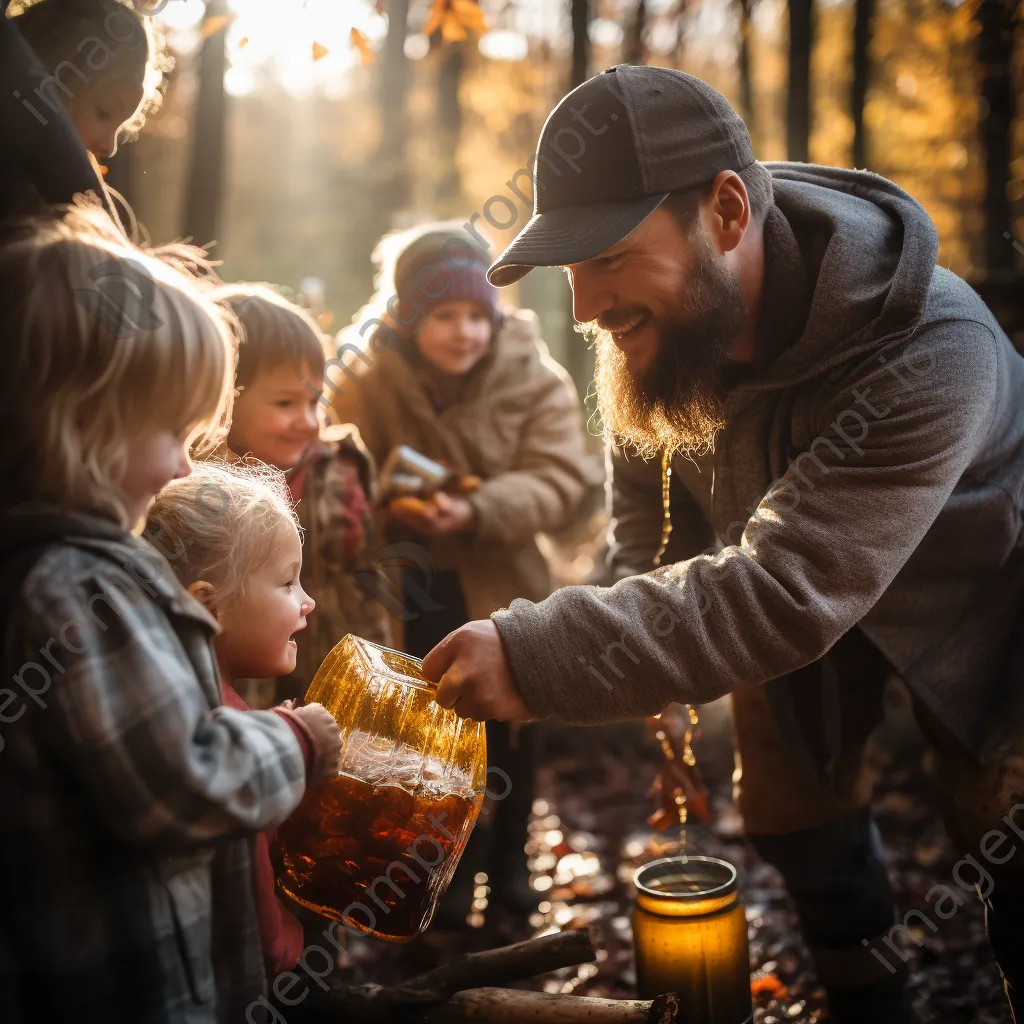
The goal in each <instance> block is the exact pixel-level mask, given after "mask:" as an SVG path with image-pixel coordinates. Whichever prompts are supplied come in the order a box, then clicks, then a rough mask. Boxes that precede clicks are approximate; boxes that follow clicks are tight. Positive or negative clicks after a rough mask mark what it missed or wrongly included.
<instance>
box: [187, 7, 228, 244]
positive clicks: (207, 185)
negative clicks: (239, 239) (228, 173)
mask: <svg viewBox="0 0 1024 1024" xmlns="http://www.w3.org/2000/svg"><path fill="white" fill-rule="evenodd" d="M227 14H228V5H227V0H209V3H207V5H206V20H207V22H209V20H210V19H211V18H220V17H226V16H227ZM226 28H227V23H226V22H225V23H223V24H221V25H220V27H219V28H217V29H216V30H215V31H213V32H211V33H210V34H209V35H208V36H207V37H206V38H205V39H204V40H203V48H202V51H201V52H200V55H199V88H198V90H197V93H196V106H195V122H194V125H193V131H192V156H191V162H190V165H189V172H188V183H187V186H186V192H185V225H184V234H185V237H187V238H191V239H192V241H193V242H195V243H196V244H197V245H204V246H205V245H207V244H208V243H210V242H212V241H214V240H215V239H216V238H217V234H218V228H219V225H220V212H221V198H222V195H223V191H224V141H225V139H224V134H225V114H226V112H227V98H226V96H225V93H224V70H225V66H226V56H225V51H224V36H225V31H226Z"/></svg>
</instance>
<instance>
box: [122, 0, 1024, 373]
mask: <svg viewBox="0 0 1024 1024" xmlns="http://www.w3.org/2000/svg"><path fill="white" fill-rule="evenodd" d="M151 6H154V5H152V4H151ZM157 6H159V5H157ZM162 6H163V9H162V11H161V12H160V13H159V14H158V15H157V18H158V21H159V22H160V23H161V25H162V26H163V28H164V30H165V32H166V36H167V41H168V46H169V50H170V52H171V54H172V55H173V57H174V61H175V66H174V69H173V71H172V72H171V74H170V76H169V81H168V84H167V88H166V97H165V102H164V105H163V108H162V109H161V111H160V112H159V114H158V115H157V116H156V117H155V118H154V119H153V120H152V121H151V122H150V123H149V124H148V125H147V127H146V129H145V131H144V132H143V134H142V136H141V137H140V138H139V139H138V141H137V142H135V143H134V144H132V145H129V146H125V147H122V149H121V151H120V152H119V153H118V154H117V156H115V157H114V158H113V159H112V160H111V161H110V168H109V175H108V180H109V181H110V182H111V183H112V184H113V185H114V186H115V187H116V188H118V189H119V190H121V191H122V193H123V194H124V195H125V196H126V197H127V198H128V200H129V202H130V203H131V205H132V207H133V208H134V210H135V212H136V214H137V216H138V218H139V220H140V222H141V223H142V225H143V226H144V227H145V229H146V231H147V232H148V235H149V237H150V239H151V240H152V242H153V243H161V242H166V241H170V240H172V239H174V238H180V237H191V238H192V239H193V240H194V241H195V242H197V243H200V244H205V243H208V242H211V241H215V242H216V244H215V246H214V248H213V250H212V252H213V255H214V256H215V257H216V258H217V259H219V260H222V261H223V268H222V273H223V276H224V277H225V278H227V279H252V280H267V281H273V282H277V283H279V284H282V285H285V286H286V287H288V288H290V289H292V290H293V291H294V292H295V293H297V294H299V295H300V296H301V297H302V299H303V301H304V302H306V303H307V304H308V305H310V306H311V307H312V308H313V309H314V311H315V312H316V313H317V314H318V315H319V316H320V319H321V323H322V324H323V326H324V327H325V328H328V329H330V330H336V329H338V328H340V327H342V326H344V325H345V324H347V323H349V322H350V320H351V319H352V317H353V316H354V315H355V314H356V312H357V311H358V309H359V308H360V306H361V305H362V304H363V303H364V302H365V301H366V300H367V298H368V297H369V295H370V293H371V290H372V283H373V282H372V277H373V269H372V266H371V263H370V253H371V251H372V248H373V246H374V243H375V241H376V240H377V239H378V238H379V236H380V235H381V234H382V233H383V232H384V231H386V230H388V229H390V228H393V227H405V226H408V225H410V224H413V223H415V222H417V221H420V220H424V219H428V218H431V217H435V216H444V217H467V218H468V217H469V216H470V215H471V214H472V213H474V212H477V213H479V214H480V216H481V218H482V219H481V220H479V223H480V226H481V227H484V229H485V230H486V231H487V232H488V233H489V234H490V235H491V236H492V237H493V239H494V241H495V244H496V247H500V246H501V245H503V244H504V243H505V242H507V241H508V240H509V239H510V238H511V237H512V236H513V234H514V233H515V231H516V230H518V229H519V228H520V227H521V226H522V225H523V224H524V223H525V222H526V219H527V218H528V216H529V207H530V205H531V202H532V200H531V197H530V179H529V176H528V173H527V172H526V170H525V166H526V162H527V160H528V159H529V157H530V156H531V155H532V153H533V150H534V146H535V144H536V139H537V135H538V132H539V130H540V128H541V125H542V124H543V122H544V118H545V116H546V115H547V113H548V111H549V110H550V109H551V107H552V106H553V105H554V104H555V103H556V102H557V100H558V99H559V98H560V97H561V96H562V95H563V94H564V93H565V92H566V91H567V90H568V89H570V88H571V87H572V86H574V85H575V84H578V83H579V82H581V81H583V80H584V79H585V78H586V77H588V76H589V75H591V74H594V73H596V72H598V71H600V70H601V69H603V68H606V67H609V66H611V65H613V64H619V63H649V64H660V65H664V66H667V67H674V68H679V69H682V70H684V71H688V72H690V73H692V74H694V75H698V76H700V77H701V78H704V79H706V80H707V81H708V82H710V83H712V84H713V85H714V86H716V87H717V88H718V89H720V90H721V91H722V92H723V93H724V94H725V95H726V96H727V97H728V98H729V100H730V101H731V102H732V104H733V106H734V107H735V108H736V109H737V110H738V111H739V112H740V113H741V114H742V115H743V116H744V118H745V119H746V121H747V123H748V125H749V126H750V129H751V135H752V137H753V140H754V147H755V151H756V152H757V154H758V156H759V158H760V159H762V160H782V159H793V160H811V161H814V162H817V163H824V164H833V165H839V166H845V167H867V168H869V169H870V170H873V171H876V172H878V173H879V174H882V175H885V176H886V177H889V178H892V179H893V180H895V181H896V182H897V183H899V184H900V185H901V186H903V188H905V189H907V190H908V191H909V192H910V193H911V194H912V195H914V196H915V197H916V198H917V199H919V200H920V201H921V202H922V203H923V204H924V205H925V206H926V207H927V209H928V211H929V212H930V214H931V215H932V217H933V218H934V220H935V223H936V225H937V227H938V231H939V238H940V262H941V263H942V264H943V265H945V266H947V267H950V268H951V269H952V270H954V271H956V272H957V273H959V274H961V275H962V276H964V277H966V278H967V279H968V280H970V281H971V282H972V283H975V284H976V285H979V286H981V287H982V288H984V287H986V286H987V287H996V288H999V289H1002V290H1003V292H1004V293H1006V292H1007V289H1010V293H1011V294H1012V290H1013V289H1016V288H1017V287H1018V285H1019V282H1020V279H1019V278H1018V277H1017V275H1019V274H1020V273H1021V272H1022V271H1024V117H1022V113H1024V112H1022V110H1021V106H1022V104H1021V102H1020V95H1021V92H1022V90H1024V44H1022V41H1021V37H1022V36H1024V29H1022V28H1021V22H1022V17H1024V15H1022V12H1024V2H1022V0H963V2H957V0H788V2H787V0H479V2H477V0H378V2H374V0H207V2H206V3H205V4H204V3H203V0H168V2H167V3H165V4H164V5H162ZM517 172H519V173H518V174H517ZM485 222H487V223H485ZM487 224H489V226H487ZM496 251H497V249H496ZM506 294H507V297H508V298H509V299H510V300H511V301H513V302H515V303H517V304H519V305H524V306H531V307H533V308H535V309H536V310H537V312H538V313H539V315H540V317H541V321H542V324H543V327H544V333H545V337H546V339H547V341H548V343H549V345H550V346H551V349H552V352H553V354H554V355H555V357H556V358H558V359H559V360H560V361H561V362H563V363H564V364H565V365H566V366H567V367H568V368H569V369H570V371H571V372H572V374H573V376H574V378H575V379H576V381H577V384H578V386H579V387H580V390H581V392H585V391H586V389H587V388H588V386H589V383H590V379H591V369H592V366H591V363H590V354H589V353H588V352H587V351H586V349H585V348H584V346H583V344H582V343H581V341H580V339H579V337H578V336H577V335H574V334H573V332H572V319H571V316H570V305H569V296H568V288H567V286H566V283H565V280H564V277H563V275H562V274H561V273H560V271H558V270H551V271H542V272H538V273H534V274H531V275H529V276H528V277H527V278H525V279H524V280H523V282H522V283H521V284H520V286H519V292H518V294H515V293H506Z"/></svg>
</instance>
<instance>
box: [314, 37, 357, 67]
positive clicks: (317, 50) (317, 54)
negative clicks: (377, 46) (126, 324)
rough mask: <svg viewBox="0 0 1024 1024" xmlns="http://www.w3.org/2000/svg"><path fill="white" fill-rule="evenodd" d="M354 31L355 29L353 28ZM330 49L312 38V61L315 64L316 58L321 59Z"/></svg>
mask: <svg viewBox="0 0 1024 1024" xmlns="http://www.w3.org/2000/svg"><path fill="white" fill-rule="evenodd" d="M353 31H355V30H353ZM330 52H331V51H330V50H329V49H328V48H327V47H326V46H324V45H323V44H322V43H318V42H317V41H316V40H315V39H314V40H313V63H314V64H315V63H316V62H317V61H318V60H323V58H324V57H326V56H327V54H329V53H330Z"/></svg>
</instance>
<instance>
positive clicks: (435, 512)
mask: <svg viewBox="0 0 1024 1024" xmlns="http://www.w3.org/2000/svg"><path fill="white" fill-rule="evenodd" d="M387 508H388V513H389V515H390V516H391V518H392V519H396V520H398V522H400V523H402V524H403V525H404V526H408V527H410V528H411V529H413V530H416V531H417V532H418V533H423V534H426V535H427V536H428V537H445V536H449V535H451V534H454V533H462V532H463V531H465V530H469V529H471V528H472V526H473V523H474V520H475V519H476V511H475V509H474V508H473V505H472V504H471V503H470V502H469V501H468V500H467V499H466V498H463V497H460V496H458V495H450V494H445V493H444V491H438V492H437V494H435V495H434V496H433V497H432V498H431V499H430V500H429V501H420V500H419V499H418V498H396V499H395V500H394V501H392V502H391V503H390V504H389V505H388V507H387Z"/></svg>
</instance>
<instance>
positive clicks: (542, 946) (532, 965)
mask: <svg viewBox="0 0 1024 1024" xmlns="http://www.w3.org/2000/svg"><path fill="white" fill-rule="evenodd" d="M596 959H597V952H596V951H595V949H594V946H593V942H592V940H591V935H590V929H588V928H576V929H573V930H571V931H565V932H555V933H552V934H551V935H541V936H539V937H537V938H534V939H526V940H525V941H524V942H517V943H515V944H514V945H512V946H502V947H500V948H498V949H487V950H484V951H483V952H480V953H469V954H467V955H466V956H461V957H457V958H456V959H454V960H451V961H449V962H448V963H446V964H442V965H441V966H440V967H436V968H434V969H433V970H431V971H427V972H426V973H424V974H419V975H417V976H416V977H415V978H411V979H410V980H409V981H407V982H405V983H404V984H402V985H400V986H398V987H397V988H393V989H385V990H383V991H382V992H381V994H380V996H379V998H382V999H386V1000H388V1001H394V1002H402V1003H405V1002H420V1003H424V1002H439V1001H441V1000H443V999H447V998H448V997H449V996H450V995H452V994H453V993H455V992H458V991H459V990H460V989H464V988H490V987H493V986H496V985H498V986H500V985H503V984H507V983H508V982H511V981H521V980H522V979H524V978H532V977H534V976H535V975H538V974H546V973H547V972H549V971H557V970H558V969H559V968H562V967H571V966H573V965H575V964H583V963H592V962H593V961H594V960H596Z"/></svg>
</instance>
